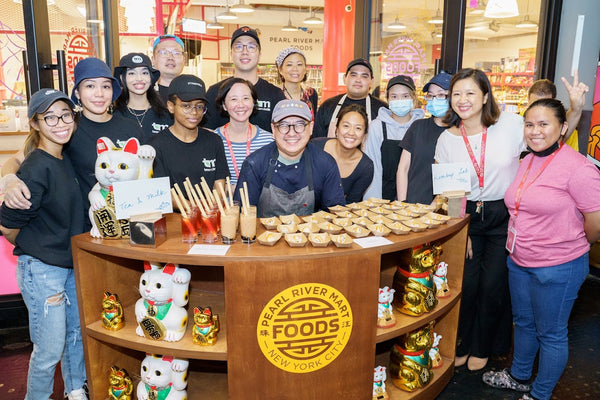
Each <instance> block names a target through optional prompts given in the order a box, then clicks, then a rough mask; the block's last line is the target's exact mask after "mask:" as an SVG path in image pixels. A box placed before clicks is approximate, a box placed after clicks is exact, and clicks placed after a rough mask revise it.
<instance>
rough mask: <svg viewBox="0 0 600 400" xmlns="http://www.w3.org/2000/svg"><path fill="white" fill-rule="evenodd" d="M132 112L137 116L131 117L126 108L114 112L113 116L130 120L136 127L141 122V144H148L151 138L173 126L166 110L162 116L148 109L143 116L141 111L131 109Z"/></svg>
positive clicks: (170, 116)
mask: <svg viewBox="0 0 600 400" xmlns="http://www.w3.org/2000/svg"><path fill="white" fill-rule="evenodd" d="M132 111H133V112H134V113H135V114H137V115H138V116H137V117H136V116H135V115H133V114H132V113H131V112H130V111H129V110H128V109H127V108H125V109H124V110H121V109H118V110H115V112H114V115H117V114H118V115H120V116H122V117H124V118H127V119H130V120H132V121H134V122H135V123H136V124H138V125H139V124H140V122H141V123H142V131H143V133H144V136H143V138H142V143H146V142H148V140H150V138H151V137H152V136H154V135H156V134H157V133H158V132H160V131H162V130H163V129H166V128H168V127H170V126H171V125H173V116H172V115H171V114H170V113H169V111H167V110H164V113H162V114H157V113H156V112H155V111H154V109H153V108H149V109H148V110H147V111H146V113H145V114H144V111H142V110H133V109H132ZM140 115H141V116H140Z"/></svg>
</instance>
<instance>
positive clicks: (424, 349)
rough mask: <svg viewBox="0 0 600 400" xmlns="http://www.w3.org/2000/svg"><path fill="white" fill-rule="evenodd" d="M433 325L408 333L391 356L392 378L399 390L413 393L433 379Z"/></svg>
mask: <svg viewBox="0 0 600 400" xmlns="http://www.w3.org/2000/svg"><path fill="white" fill-rule="evenodd" d="M433 324H434V322H433V321H432V322H431V323H429V324H427V325H425V326H424V327H422V328H420V329H417V330H415V331H412V332H409V333H407V334H406V335H405V336H403V337H402V338H401V339H399V340H398V342H397V343H396V344H395V345H394V347H393V349H392V352H391V354H390V377H391V379H392V382H393V383H394V385H396V386H397V387H398V388H400V389H402V390H404V391H407V392H413V391H415V390H417V389H420V388H422V387H424V386H426V385H427V384H428V383H429V382H431V380H432V379H433V373H432V371H431V368H432V365H431V359H430V357H429V350H430V349H431V346H432V345H433Z"/></svg>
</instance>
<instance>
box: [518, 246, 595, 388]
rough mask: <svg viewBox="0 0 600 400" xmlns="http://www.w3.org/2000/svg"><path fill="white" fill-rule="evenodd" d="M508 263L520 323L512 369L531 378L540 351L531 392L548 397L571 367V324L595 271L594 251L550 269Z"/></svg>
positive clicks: (521, 375) (523, 377)
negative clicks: (585, 283)
mask: <svg viewBox="0 0 600 400" xmlns="http://www.w3.org/2000/svg"><path fill="white" fill-rule="evenodd" d="M507 264H508V279H509V286H510V295H511V298H512V309H513V318H514V323H515V330H514V335H515V336H514V346H515V349H514V357H513V362H512V367H511V371H510V372H511V374H512V375H513V376H514V377H515V378H517V379H529V378H530V377H531V373H532V368H533V362H534V360H535V356H536V354H537V352H538V350H539V352H540V356H539V363H538V364H539V365H538V372H537V376H536V378H535V381H534V382H533V387H532V390H531V395H532V396H534V397H536V398H538V399H540V400H548V399H550V397H551V396H552V391H553V390H554V387H555V386H556V383H557V382H558V380H559V379H560V376H561V375H562V373H563V371H564V369H565V366H566V365H567V358H568V356H569V344H568V338H567V331H568V330H567V323H568V321H569V315H570V314H571V309H572V308H573V303H574V302H575V299H576V298H577V292H578V291H579V288H580V287H581V284H582V283H583V281H584V280H585V278H586V276H587V274H588V273H589V269H590V268H589V257H588V253H586V254H584V255H582V256H581V257H578V258H576V259H574V260H572V261H569V262H567V263H564V264H560V265H555V266H550V267H542V268H524V267H520V266H518V265H516V264H515V263H514V262H513V261H512V259H511V258H510V257H508V261H507Z"/></svg>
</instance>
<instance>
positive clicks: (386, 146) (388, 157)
mask: <svg viewBox="0 0 600 400" xmlns="http://www.w3.org/2000/svg"><path fill="white" fill-rule="evenodd" d="M386 98H387V100H388V103H389V109H387V108H384V107H382V108H380V109H379V113H378V115H377V118H375V119H374V120H373V121H372V122H371V124H370V125H371V126H370V127H369V134H368V135H367V141H366V143H365V154H366V155H367V156H369V158H370V159H371V160H373V168H374V172H373V182H371V186H369V188H368V189H367V191H366V192H365V195H364V198H365V199H368V198H370V197H375V198H383V199H388V200H394V199H396V171H397V170H398V162H399V161H400V155H401V153H402V148H400V147H399V144H400V141H401V140H402V139H403V138H404V135H405V134H406V131H407V130H408V128H409V127H410V126H411V124H412V123H413V122H414V121H416V120H418V119H421V118H423V117H424V115H425V112H424V111H423V110H422V109H420V108H416V107H417V104H418V103H417V96H416V94H415V83H414V82H413V80H412V78H411V77H409V76H406V75H398V76H395V77H393V78H392V79H390V81H389V82H388V84H387V89H386Z"/></svg>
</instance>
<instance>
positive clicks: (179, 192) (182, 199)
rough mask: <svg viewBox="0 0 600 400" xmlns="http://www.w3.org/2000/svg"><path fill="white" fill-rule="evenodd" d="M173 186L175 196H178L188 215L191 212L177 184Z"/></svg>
mask: <svg viewBox="0 0 600 400" xmlns="http://www.w3.org/2000/svg"><path fill="white" fill-rule="evenodd" d="M173 186H175V190H177V194H179V196H180V197H181V201H182V202H183V205H184V207H185V211H186V212H188V213H189V212H191V211H192V209H191V208H190V207H189V206H188V204H187V201H185V196H184V195H183V192H182V191H181V189H180V188H179V185H178V184H177V183H175V185H173Z"/></svg>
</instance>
